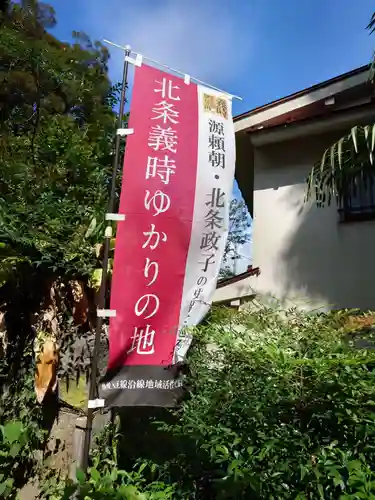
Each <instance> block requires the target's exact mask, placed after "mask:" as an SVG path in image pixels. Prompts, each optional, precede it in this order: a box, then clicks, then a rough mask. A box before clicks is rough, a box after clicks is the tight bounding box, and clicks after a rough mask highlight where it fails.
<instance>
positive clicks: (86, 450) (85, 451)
mask: <svg viewBox="0 0 375 500" xmlns="http://www.w3.org/2000/svg"><path fill="white" fill-rule="evenodd" d="M129 54H130V47H129V46H127V47H126V48H125V60H124V69H123V74H122V89H121V98H120V110H119V115H118V119H117V125H118V126H117V128H122V127H123V117H124V108H125V94H126V86H127V79H128V69H129V63H128V61H127V60H126V56H128V55H129ZM116 132H117V130H116ZM120 141H121V137H120V135H119V134H117V133H116V141H115V157H114V160H113V170H112V182H111V193H110V197H109V203H108V213H113V210H114V207H115V197H116V177H117V169H118V167H119V158H120ZM109 224H110V223H109ZM111 236H112V234H111V232H110V231H109V232H106V235H105V241H104V253H103V273H102V281H101V284H100V294H99V300H98V309H104V308H105V298H106V290H107V275H108V258H109V249H110V240H111ZM102 325H103V318H102V317H98V318H97V320H96V332H95V344H94V352H93V357H92V369H91V378H90V387H89V401H90V400H93V399H95V396H96V393H97V387H96V382H97V371H98V360H99V348H100V336H101V331H102ZM93 420H94V409H93V408H88V409H87V423H86V432H85V439H84V440H83V448H82V470H83V472H85V473H86V471H87V468H88V464H89V454H90V445H91V435H92V424H93Z"/></svg>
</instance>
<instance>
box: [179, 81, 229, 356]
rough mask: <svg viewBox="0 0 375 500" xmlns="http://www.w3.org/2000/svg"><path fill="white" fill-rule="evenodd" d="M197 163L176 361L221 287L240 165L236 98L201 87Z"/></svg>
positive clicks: (199, 94) (187, 346)
mask: <svg viewBox="0 0 375 500" xmlns="http://www.w3.org/2000/svg"><path fill="white" fill-rule="evenodd" d="M197 89H198V158H197V160H198V165H197V178H196V192H195V202H194V214H193V223H192V231H191V240H190V246H189V252H188V257H187V263H186V270H185V281H184V288H183V295H182V301H181V311H180V323H179V333H178V336H177V343H176V349H175V362H176V363H177V362H179V361H182V360H183V359H184V357H185V355H186V352H187V349H188V348H189V345H190V343H191V337H190V335H188V334H186V333H184V328H186V327H189V326H194V325H197V324H198V323H200V321H201V320H202V319H203V318H204V316H205V315H206V314H207V312H208V310H209V308H210V305H211V302H212V297H213V294H214V292H215V289H216V283H217V279H218V276H219V270H220V266H221V261H222V258H223V255H224V250H225V244H226V240H227V237H228V228H229V206H230V201H231V198H232V190H233V180H234V169H235V134H234V125H233V118H232V100H231V99H230V98H228V96H227V95H223V94H222V93H219V92H216V91H214V90H212V89H209V88H206V87H202V86H198V87H197Z"/></svg>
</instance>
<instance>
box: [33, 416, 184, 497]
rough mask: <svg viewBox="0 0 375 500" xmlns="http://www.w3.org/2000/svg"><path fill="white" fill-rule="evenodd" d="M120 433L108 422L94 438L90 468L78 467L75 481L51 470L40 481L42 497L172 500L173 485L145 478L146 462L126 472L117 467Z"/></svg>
mask: <svg viewBox="0 0 375 500" xmlns="http://www.w3.org/2000/svg"><path fill="white" fill-rule="evenodd" d="M118 438H119V434H118V432H117V428H116V426H114V425H112V424H109V425H107V426H106V427H105V429H104V431H103V432H102V433H101V435H100V436H99V437H98V438H97V442H96V447H95V448H94V449H93V450H92V452H91V457H90V458H91V467H90V468H89V469H88V473H87V475H86V476H85V474H84V473H83V472H82V471H80V470H78V471H77V481H76V482H73V481H71V480H69V479H66V478H64V479H60V478H58V477H56V473H55V472H52V473H50V474H49V477H48V476H47V477H45V478H44V480H43V481H42V496H43V498H47V499H48V500H62V499H66V500H68V499H70V498H72V497H74V498H76V499H77V500H96V499H98V500H99V499H103V500H104V499H108V500H157V499H163V500H172V498H175V497H174V495H173V494H174V486H173V485H168V484H165V483H163V482H162V481H151V482H149V481H147V479H146V477H145V475H144V470H145V468H146V467H147V464H146V463H143V464H138V463H136V464H135V465H134V466H133V470H132V471H131V472H127V471H125V470H123V469H121V468H120V467H119V466H118V459H117V448H118Z"/></svg>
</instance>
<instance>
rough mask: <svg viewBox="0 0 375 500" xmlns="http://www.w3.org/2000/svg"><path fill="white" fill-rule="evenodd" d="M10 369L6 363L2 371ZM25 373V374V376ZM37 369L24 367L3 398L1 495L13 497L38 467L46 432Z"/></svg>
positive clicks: (0, 413) (0, 404)
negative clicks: (37, 389)
mask: <svg viewBox="0 0 375 500" xmlns="http://www.w3.org/2000/svg"><path fill="white" fill-rule="evenodd" d="M5 372H6V366H4V363H3V364H2V366H1V374H4V373H5ZM21 374H22V376H21ZM33 375H34V373H33V370H25V369H23V368H21V369H20V372H19V378H17V380H15V381H13V383H12V384H11V386H9V387H7V388H6V391H5V392H4V393H3V394H2V395H1V398H0V496H1V498H7V497H13V496H14V495H15V493H16V491H17V490H18V488H20V487H21V486H22V485H23V484H24V483H25V482H26V481H27V479H28V478H29V477H32V476H33V474H35V472H36V470H37V467H38V460H37V458H38V457H37V455H36V452H37V451H38V450H42V449H43V446H44V442H45V437H46V433H45V431H44V430H43V413H42V410H41V408H40V407H38V406H36V405H35V397H34V391H33Z"/></svg>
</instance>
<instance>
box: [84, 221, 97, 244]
mask: <svg viewBox="0 0 375 500" xmlns="http://www.w3.org/2000/svg"><path fill="white" fill-rule="evenodd" d="M95 228H96V217H93V218H92V220H91V222H90V225H89V227H88V229H87V231H86V234H85V238H86V239H87V238H89V237H90V236H91V235H92V233H93V232H94V231H95Z"/></svg>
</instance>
